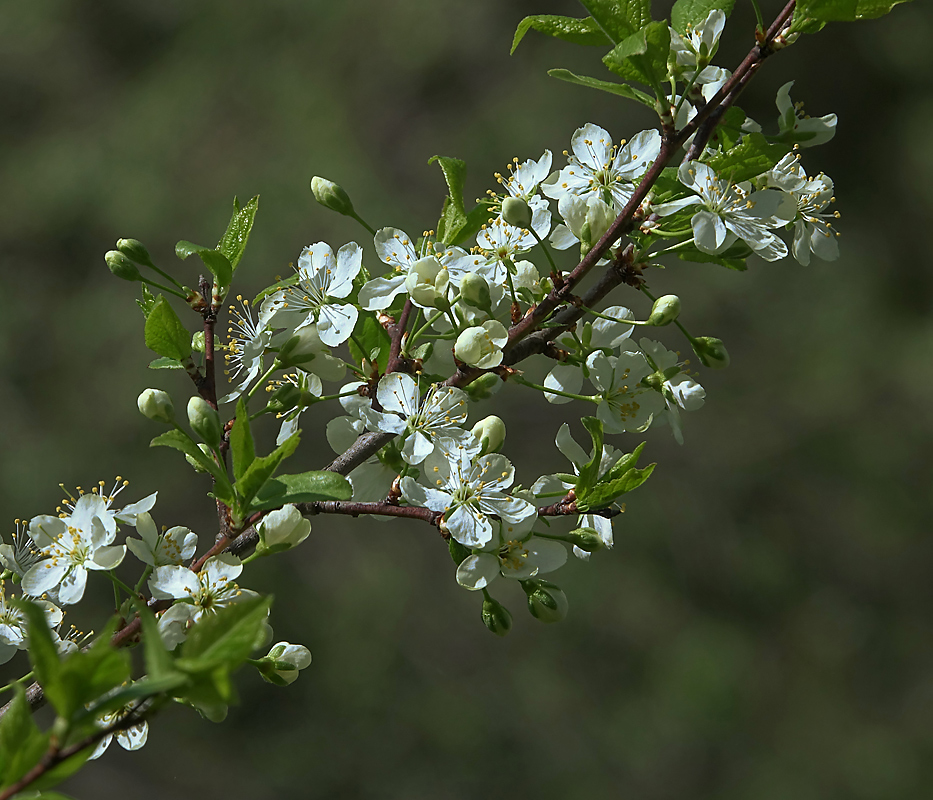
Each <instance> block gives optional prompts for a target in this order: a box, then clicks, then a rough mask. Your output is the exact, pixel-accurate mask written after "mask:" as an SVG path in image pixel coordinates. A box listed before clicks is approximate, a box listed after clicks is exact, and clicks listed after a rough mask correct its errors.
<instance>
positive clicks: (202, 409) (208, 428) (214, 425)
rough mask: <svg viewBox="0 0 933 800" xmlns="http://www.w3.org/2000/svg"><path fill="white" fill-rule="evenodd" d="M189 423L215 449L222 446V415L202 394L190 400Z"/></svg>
mask: <svg viewBox="0 0 933 800" xmlns="http://www.w3.org/2000/svg"><path fill="white" fill-rule="evenodd" d="M188 424H189V425H190V426H191V430H193V431H194V432H195V433H196V434H197V435H198V436H200V437H201V438H202V439H203V440H204V441H205V442H206V443H207V444H208V445H210V446H211V447H212V448H213V449H215V450H216V449H217V448H218V447H220V435H221V429H220V415H219V414H218V413H217V409H216V408H213V407H212V406H211V404H210V403H208V402H207V400H205V399H204V398H203V397H201V396H200V395H195V396H194V397H192V398H191V399H190V400H189V401H188Z"/></svg>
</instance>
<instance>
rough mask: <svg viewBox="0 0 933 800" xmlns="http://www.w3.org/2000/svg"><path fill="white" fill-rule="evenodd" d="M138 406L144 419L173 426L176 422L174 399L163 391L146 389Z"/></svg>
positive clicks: (137, 403)
mask: <svg viewBox="0 0 933 800" xmlns="http://www.w3.org/2000/svg"><path fill="white" fill-rule="evenodd" d="M136 405H137V406H138V407H139V411H140V413H141V414H142V415H143V416H144V417H148V418H149V419H152V420H155V421H156V422H165V423H167V424H171V423H172V422H174V421H175V407H174V406H173V405H172V398H171V397H169V396H168V394H167V393H165V392H163V391H162V390H161V389H146V391H144V392H143V393H142V394H141V395H139V397H138V398H136Z"/></svg>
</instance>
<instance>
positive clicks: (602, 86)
mask: <svg viewBox="0 0 933 800" xmlns="http://www.w3.org/2000/svg"><path fill="white" fill-rule="evenodd" d="M547 74H548V75H550V76H551V77H552V78H557V79H558V80H561V81H566V82H567V83H573V84H576V85H577V86H586V87H587V88H588V89H598V90H599V91H601V92H609V93H610V94H614V95H618V96H619V97H626V98H628V99H629V100H635V101H636V102H639V103H641V104H642V105H644V106H648V108H650V109H652V110H653V109H654V108H655V107H656V105H657V103H656V102H655V99H654V98H653V97H651V95H648V94H645V93H644V92H642V91H640V90H639V89H636V88H635V87H634V86H629V85H628V84H627V83H613V82H612V81H601V80H599V79H598V78H591V77H589V76H588V75H577V74H575V73H573V72H571V71H570V70H569V69H549V70H548V72H547Z"/></svg>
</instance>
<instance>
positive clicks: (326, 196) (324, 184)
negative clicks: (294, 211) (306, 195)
mask: <svg viewBox="0 0 933 800" xmlns="http://www.w3.org/2000/svg"><path fill="white" fill-rule="evenodd" d="M311 193H312V194H313V195H314V199H315V200H317V201H318V202H319V203H320V204H321V205H322V206H324V208H329V209H330V210H331V211H336V212H337V213H338V214H343V215H344V216H345V217H347V216H352V215H353V213H354V212H353V203H351V202H350V197H349V195H348V194H347V193H346V192H345V191H344V190H343V187H341V186H339V185H338V184H336V183H334V182H333V181H329V180H327V179H326V178H319V177H317V176H315V177H313V178H312V179H311Z"/></svg>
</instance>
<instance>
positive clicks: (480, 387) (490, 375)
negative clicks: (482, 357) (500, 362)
mask: <svg viewBox="0 0 933 800" xmlns="http://www.w3.org/2000/svg"><path fill="white" fill-rule="evenodd" d="M501 388H502V380H501V379H500V378H499V376H498V375H496V373H495V372H487V373H486V374H485V375H480V376H479V377H478V378H477V379H476V380H475V381H473V382H472V383H468V384H467V386H466V388H465V389H464V391H465V392H466V393H467V394H468V395H469V397H470V399H471V400H472V401H473V402H474V403H475V402H478V401H480V400H488V399H489V398H490V397H492V396H493V395H494V394H495V393H496V392H497V391H499V389H501Z"/></svg>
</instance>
